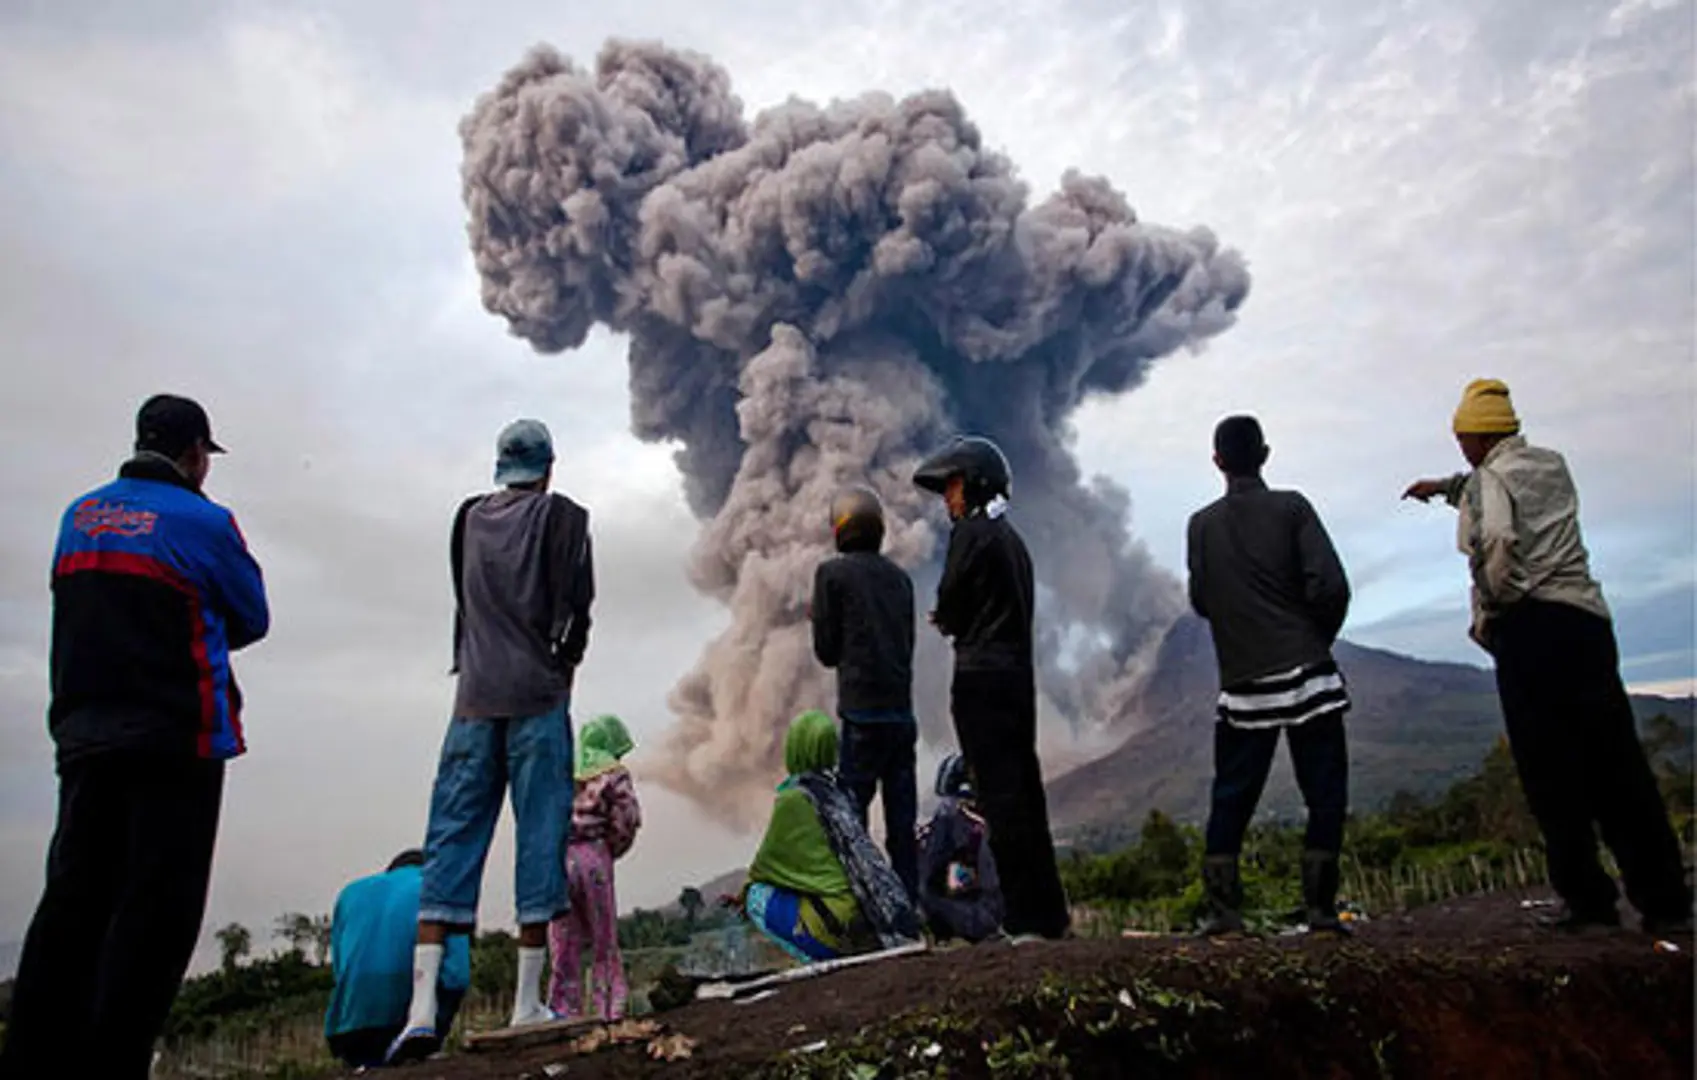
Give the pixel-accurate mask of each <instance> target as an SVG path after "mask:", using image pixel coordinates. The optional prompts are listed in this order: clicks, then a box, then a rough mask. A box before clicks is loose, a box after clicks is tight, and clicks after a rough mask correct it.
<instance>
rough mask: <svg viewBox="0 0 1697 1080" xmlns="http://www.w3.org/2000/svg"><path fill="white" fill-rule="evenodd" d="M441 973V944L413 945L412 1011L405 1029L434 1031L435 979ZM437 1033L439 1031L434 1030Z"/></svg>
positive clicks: (408, 1014)
mask: <svg viewBox="0 0 1697 1080" xmlns="http://www.w3.org/2000/svg"><path fill="white" fill-rule="evenodd" d="M441 973H442V946H440V945H414V946H413V950H412V1011H410V1012H408V1013H407V1030H408V1031H411V1030H412V1029H413V1028H429V1029H430V1030H432V1031H436V980H437V978H438V977H439V976H440V975H441ZM436 1033H437V1034H438V1035H440V1034H441V1032H439V1031H438V1032H436Z"/></svg>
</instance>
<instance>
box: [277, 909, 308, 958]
mask: <svg viewBox="0 0 1697 1080" xmlns="http://www.w3.org/2000/svg"><path fill="white" fill-rule="evenodd" d="M274 934H275V936H276V937H279V938H282V939H283V940H284V941H287V942H288V943H289V951H290V952H292V953H294V954H295V955H297V956H299V957H301V958H302V959H305V958H306V953H307V950H308V949H310V948H312V947H313V943H314V942H315V941H317V939H318V930H317V927H316V926H314V924H313V919H312V916H310V915H306V914H303V913H301V912H299V911H291V912H289V913H288V914H286V915H279V916H277V929H276V930H275V931H274Z"/></svg>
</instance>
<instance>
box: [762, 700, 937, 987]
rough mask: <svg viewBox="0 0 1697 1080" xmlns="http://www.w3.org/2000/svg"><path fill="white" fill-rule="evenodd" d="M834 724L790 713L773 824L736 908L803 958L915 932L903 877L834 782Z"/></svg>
mask: <svg viewBox="0 0 1697 1080" xmlns="http://www.w3.org/2000/svg"><path fill="white" fill-rule="evenodd" d="M836 767H837V726H836V724H835V723H833V722H832V720H831V718H830V717H829V716H826V715H825V714H824V713H822V712H806V713H802V714H801V715H800V716H798V717H796V718H795V720H794V721H793V722H792V723H791V724H790V729H789V732H788V734H787V735H786V736H785V737H784V768H785V769H786V770H787V771H788V772H789V775H788V776H787V777H785V779H784V782H783V783H781V784H779V785H778V795H777V799H776V801H775V802H774V804H773V807H772V820H771V823H770V824H768V825H767V826H766V836H765V838H764V839H763V840H762V841H761V842H760V850H759V851H758V852H756V853H755V856H754V862H753V864H752V865H750V867H749V869H748V885H747V886H746V887H745V888H744V890H743V895H742V904H741V906H742V910H743V913H744V914H745V915H747V917H748V919H749V921H750V922H752V923H753V924H754V925H755V926H757V927H759V928H760V930H761V931H762V932H764V933H765V934H766V935H767V936H768V937H770V938H772V939H773V940H774V941H776V942H777V943H778V944H779V945H780V946H781V947H782V948H783V949H784V950H785V951H786V952H788V953H790V954H791V955H792V956H794V957H796V958H797V959H799V960H801V961H802V962H803V963H807V962H810V961H815V960H829V959H832V958H833V957H838V956H846V955H849V954H852V953H857V952H866V951H869V950H871V949H876V948H879V947H880V946H882V947H886V948H889V947H894V946H897V945H901V944H904V943H906V942H908V941H912V940H915V939H917V938H918V936H919V921H918V918H917V916H916V914H915V912H914V910H913V905H912V904H911V902H910V901H909V900H908V896H907V892H906V890H905V889H904V888H903V887H902V883H901V879H899V878H897V877H896V873H895V871H894V870H893V869H891V867H890V864H889V863H888V862H887V861H886V860H885V858H884V853H883V851H881V850H880V849H879V848H878V846H877V845H876V844H874V843H873V842H872V838H871V837H870V836H868V835H867V832H866V828H865V826H864V825H862V824H861V823H860V815H859V814H858V813H857V812H856V811H855V807H854V805H853V803H852V802H851V801H850V800H849V798H848V796H847V795H846V794H845V793H844V792H843V790H842V789H841V788H840V787H838V786H837V778H836V775H835V772H836Z"/></svg>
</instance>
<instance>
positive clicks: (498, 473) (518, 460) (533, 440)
mask: <svg viewBox="0 0 1697 1080" xmlns="http://www.w3.org/2000/svg"><path fill="white" fill-rule="evenodd" d="M552 464H554V439H553V436H551V435H549V434H548V425H546V424H544V423H543V422H542V421H540V420H514V421H513V422H512V423H510V424H508V425H507V426H506V427H504V428H502V429H501V437H500V438H498V439H496V440H495V482H496V483H497V484H500V485H502V486H503V487H510V486H512V485H513V484H532V483H535V482H536V481H538V480H540V479H542V477H543V476H545V475H546V474H547V472H548V467H549V466H550V465H552Z"/></svg>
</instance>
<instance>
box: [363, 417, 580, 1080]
mask: <svg viewBox="0 0 1697 1080" xmlns="http://www.w3.org/2000/svg"><path fill="white" fill-rule="evenodd" d="M496 454H497V460H496V465H495V483H497V484H499V485H501V486H502V490H499V491H496V492H494V493H493V494H489V495H481V496H477V497H475V498H472V499H468V500H466V502H465V503H463V504H462V505H461V506H460V509H459V513H458V514H457V515H456V516H455V519H454V528H453V536H452V539H451V541H450V545H449V546H450V560H451V564H452V569H453V579H454V599H455V612H454V664H455V671H456V672H457V673H458V675H459V686H458V690H457V692H456V694H455V698H454V718H453V720H452V721H451V722H450V724H449V726H448V734H447V737H446V739H444V740H443V743H442V758H441V764H440V765H439V766H438V769H437V773H436V783H435V787H434V790H433V791H432V794H431V801H430V825H429V830H428V833H427V836H426V840H425V849H424V851H425V862H424V873H423V882H422V885H421V888H420V896H419V915H418V923H419V925H418V945H417V946H416V948H415V949H414V956H413V995H412V1006H411V1009H410V1011H409V1015H408V1019H407V1025H406V1029H405V1030H404V1031H403V1032H402V1033H401V1035H400V1036H399V1037H398V1038H397V1039H396V1040H395V1045H394V1046H392V1047H391V1048H390V1050H389V1055H388V1056H389V1061H390V1062H391V1063H394V1062H398V1061H407V1060H416V1059H418V1058H421V1057H425V1056H428V1055H429V1054H431V1053H434V1052H435V1050H436V1049H437V1048H438V1047H439V1046H441V1043H442V1037H443V1036H444V1035H445V1034H446V1032H441V1031H437V1030H436V984H437V977H438V973H439V970H440V968H441V964H442V954H443V944H444V942H445V941H446V940H447V937H448V935H449V934H454V933H469V932H470V931H471V930H472V928H473V926H474V925H475V924H476V921H477V898H478V892H479V887H480V885H481V883H482V879H483V863H484V860H485V859H486V858H487V856H488V854H489V841H490V838H491V837H492V836H493V835H494V832H495V822H496V820H497V819H498V818H499V817H500V816H501V803H502V801H503V799H504V798H505V796H506V793H507V788H508V786H509V784H510V785H511V788H512V801H513V817H514V819H515V822H516V828H515V834H516V846H517V849H518V850H517V856H518V858H517V863H518V866H517V888H516V893H517V895H516V897H515V899H516V900H517V904H518V923H519V957H518V991H517V996H516V999H515V1001H514V1003H513V1013H512V1024H513V1025H514V1026H520V1025H524V1024H532V1023H537V1022H540V1021H545V1020H550V1019H553V1018H554V1017H553V1014H552V1013H551V1012H550V1011H549V1010H548V1008H547V1007H546V1006H545V1005H543V1003H542V999H541V979H542V966H543V961H544V959H545V958H546V956H547V944H548V923H549V921H550V920H552V919H553V918H554V917H555V916H556V915H560V914H562V913H563V912H565V910H566V907H567V889H566V879H565V851H566V843H567V841H568V840H569V839H570V837H569V835H568V834H569V832H570V824H571V816H572V732H571V717H570V714H569V711H568V710H569V706H570V703H571V692H572V677H573V675H574V673H575V672H576V670H577V666H578V664H579V663H580V662H581V661H582V660H583V654H584V649H585V647H586V646H587V644H588V641H589V609H590V605H591V603H592V602H593V601H594V599H595V575H594V570H593V566H592V563H591V559H590V548H589V512H588V511H587V510H585V509H583V508H582V507H581V506H578V505H577V504H576V503H574V502H572V501H571V500H570V499H568V498H566V497H565V496H563V495H550V494H549V492H548V486H549V483H550V481H551V480H552V478H553V465H554V445H553V440H552V439H551V437H550V436H549V434H548V429H547V428H546V427H544V426H543V425H542V423H541V422H539V421H536V420H518V421H515V422H514V423H512V424H509V425H508V426H507V428H506V429H505V430H503V431H502V432H501V436H500V439H499V440H498V442H497V445H496Z"/></svg>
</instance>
